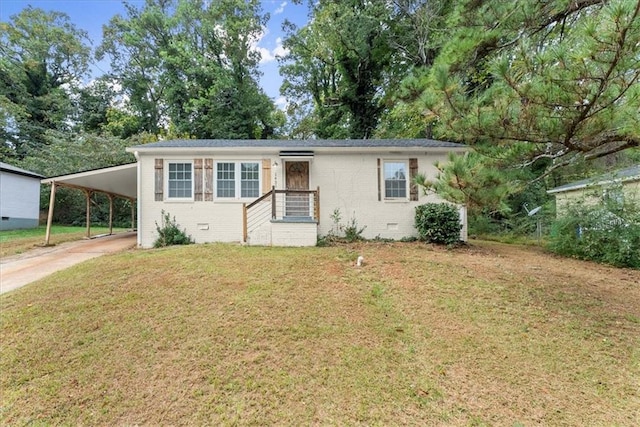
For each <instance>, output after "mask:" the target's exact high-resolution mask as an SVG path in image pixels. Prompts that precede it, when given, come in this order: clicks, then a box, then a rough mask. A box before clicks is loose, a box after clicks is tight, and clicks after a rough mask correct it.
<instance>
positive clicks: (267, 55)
mask: <svg viewBox="0 0 640 427" xmlns="http://www.w3.org/2000/svg"><path fill="white" fill-rule="evenodd" d="M265 35H266V33H264V34H262V36H261V37H260V38H259V39H258V40H256V41H255V43H254V44H253V46H252V49H253V50H255V51H257V52H259V53H260V64H266V63H268V62H272V61H275V60H276V59H278V58H280V57H283V56H286V55H287V54H288V53H289V49H286V48H285V47H284V46H282V38H281V37H278V38H277V39H276V47H275V48H273V49H271V50H269V49H267V48H266V47H262V46H258V44H260V42H261V41H262V39H263V38H264V36H265Z"/></svg>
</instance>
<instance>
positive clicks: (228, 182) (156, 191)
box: [127, 139, 467, 248]
mask: <svg viewBox="0 0 640 427" xmlns="http://www.w3.org/2000/svg"><path fill="white" fill-rule="evenodd" d="M466 150H467V146H465V145H463V144H457V143H452V142H444V141H435V140H430V139H410V140H171V141H161V142H156V143H150V144H144V145H137V146H134V147H129V148H127V151H129V152H132V153H134V154H135V156H136V159H137V161H138V172H137V173H138V179H137V183H138V184H137V185H138V197H137V200H138V244H139V246H141V247H143V248H148V247H151V246H153V243H154V241H155V240H156V238H157V224H160V223H161V220H162V212H163V211H164V212H165V213H168V214H170V215H171V217H172V218H173V217H175V220H176V222H177V223H178V224H179V226H180V227H181V228H183V229H185V230H186V232H187V234H189V235H191V237H192V238H193V239H194V240H195V242H196V243H204V242H238V241H241V242H246V243H248V244H256V245H274V246H311V245H315V244H316V242H317V238H318V236H324V235H327V234H329V233H331V232H332V231H334V232H335V228H336V226H337V225H348V224H352V222H353V223H355V224H357V226H358V227H359V228H363V227H364V231H363V233H362V236H363V237H365V238H368V239H373V238H376V237H380V238H388V239H401V238H404V237H410V236H416V235H417V232H416V229H415V227H414V214H415V207H416V206H418V205H420V204H424V203H427V202H441V201H442V200H441V199H440V198H438V196H436V195H424V194H422V193H423V192H422V191H420V189H419V188H418V187H417V186H416V185H413V184H412V177H413V176H414V175H415V174H417V173H418V172H420V173H422V174H425V175H426V176H427V177H428V178H435V177H436V175H437V173H438V171H437V169H436V167H435V166H434V164H435V162H437V161H441V162H442V161H446V160H447V155H448V153H450V152H456V153H462V152H464V151H466ZM460 210H461V214H462V215H461V218H462V221H463V230H462V232H461V238H462V239H464V240H466V212H465V210H464V207H460ZM336 214H338V215H336ZM338 216H339V217H341V221H340V224H336V222H337V221H336V219H337V217H338Z"/></svg>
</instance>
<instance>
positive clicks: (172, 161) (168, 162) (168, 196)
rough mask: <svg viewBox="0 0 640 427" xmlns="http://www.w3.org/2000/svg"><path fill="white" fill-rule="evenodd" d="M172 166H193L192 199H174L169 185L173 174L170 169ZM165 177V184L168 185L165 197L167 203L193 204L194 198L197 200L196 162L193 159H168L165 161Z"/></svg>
mask: <svg viewBox="0 0 640 427" xmlns="http://www.w3.org/2000/svg"><path fill="white" fill-rule="evenodd" d="M172 164H188V165H190V166H191V196H190V197H173V196H171V186H170V184H169V182H170V179H169V175H170V173H171V171H170V170H169V169H170V165H172ZM164 167H165V171H166V172H165V176H164V182H165V185H166V189H167V190H166V193H165V194H166V195H165V197H164V200H165V201H167V202H193V201H194V198H195V180H196V177H195V167H194V161H193V159H166V160H165V165H164Z"/></svg>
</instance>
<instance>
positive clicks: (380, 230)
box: [138, 148, 448, 247]
mask: <svg viewBox="0 0 640 427" xmlns="http://www.w3.org/2000/svg"><path fill="white" fill-rule="evenodd" d="M258 150H259V149H256V153H255V154H249V153H246V152H245V154H242V155H231V154H227V153H225V154H224V155H220V154H217V153H216V152H215V151H214V150H211V152H206V153H205V154H204V155H198V156H192V157H189V156H185V155H184V154H181V155H175V156H172V155H170V154H169V153H170V150H167V151H163V152H159V153H153V154H152V153H145V154H144V155H140V156H139V168H140V175H139V184H138V185H139V194H138V206H139V225H138V243H139V244H140V246H142V247H151V246H153V242H154V241H155V239H156V238H157V230H156V223H160V221H161V215H162V211H163V210H164V211H165V212H168V213H169V214H170V215H171V216H172V217H175V219H176V222H177V223H178V224H179V226H180V228H182V229H186V232H187V234H189V235H191V236H192V238H193V239H194V240H195V242H196V243H204V242H213V241H218V242H240V241H241V240H242V234H243V231H242V227H243V225H242V203H243V202H250V201H251V200H248V201H247V200H233V201H229V200H220V199H217V198H216V196H215V162H218V161H225V160H226V161H249V160H250V161H257V162H260V165H261V166H260V167H261V177H262V182H261V183H260V184H261V188H262V189H263V191H266V190H267V189H269V188H271V187H272V186H275V187H276V188H277V189H282V188H283V187H284V173H283V172H284V168H283V166H284V162H283V160H286V159H282V158H280V156H279V154H277V153H273V152H272V153H268V152H267V153H260V152H259V151H258ZM447 152H448V150H446V148H443V149H442V150H434V149H431V150H430V151H428V152H425V150H422V151H418V152H415V151H414V152H411V151H409V150H406V152H403V153H402V154H398V153H394V154H389V152H388V151H387V152H386V153H376V152H369V153H357V152H355V153H354V152H352V153H338V152H336V153H316V154H315V156H314V157H313V159H311V160H310V168H309V189H311V190H315V189H316V188H318V187H319V188H320V221H319V224H318V225H317V226H316V224H304V225H301V224H295V226H296V232H295V233H290V232H287V230H289V229H288V228H287V227H288V226H287V225H286V224H284V225H283V224H277V225H276V224H272V226H273V225H275V226H276V227H278V233H273V232H272V233H271V234H272V236H271V237H272V238H271V244H273V245H280V244H281V243H285V242H284V241H282V240H281V237H279V236H289V237H287V238H288V239H292V240H291V242H290V244H296V245H297V243H299V242H298V240H297V239H300V241H304V242H305V245H307V244H309V243H310V242H311V241H312V242H315V239H316V237H317V235H318V234H319V235H326V234H328V233H329V232H330V231H331V229H332V228H333V227H334V225H335V224H334V223H333V221H332V219H331V216H332V214H333V212H334V210H336V209H339V211H340V214H341V217H342V221H341V223H342V224H343V225H346V224H348V223H349V222H350V221H351V219H354V220H355V221H356V222H357V225H358V227H359V228H362V227H366V228H365V229H364V231H363V233H362V235H363V237H365V238H368V239H372V238H375V237H381V238H388V239H401V238H403V237H409V236H416V230H415V228H414V225H413V224H414V212H415V207H416V206H418V205H420V204H424V203H428V202H441V201H442V200H441V199H440V198H439V197H437V196H436V195H427V196H425V195H424V194H423V192H422V190H419V191H418V195H417V198H418V200H415V201H410V200H409V199H410V198H412V197H411V196H412V195H411V194H410V189H409V188H407V197H406V200H401V201H400V200H384V194H383V197H382V198H381V200H378V187H379V184H378V182H379V181H378V180H379V173H378V166H377V165H378V159H381V160H382V161H389V160H396V161H403V162H406V164H407V174H408V173H409V170H408V168H409V164H410V159H417V170H418V172H420V173H423V174H425V175H426V176H427V178H431V179H433V178H435V177H436V175H437V173H438V171H437V169H436V167H435V166H434V163H435V162H437V161H440V162H446V161H447ZM199 154H200V153H199ZM160 158H161V159H163V161H164V162H165V164H166V162H168V161H174V160H176V161H178V160H195V159H198V158H202V159H205V161H206V159H213V162H214V195H213V201H207V200H206V199H205V201H176V202H174V201H168V200H166V194H167V192H166V191H164V197H163V200H158V201H156V200H155V194H156V193H157V189H156V185H155V170H156V163H155V161H156V159H160ZM265 165H271V168H270V169H268V168H266V167H265ZM164 169H165V170H166V166H165V168H164ZM165 173H166V171H165ZM407 179H409V177H408V176H407ZM163 181H164V183H165V185H166V178H163ZM267 181H268V182H267ZM413 197H415V195H413ZM303 228H304V230H303V231H301V230H302V229H303ZM272 231H273V229H272ZM280 232H281V233H280ZM297 233H299V234H300V235H299V236H296V234H297ZM268 234H269V232H268V230H262V231H261V234H260V236H257V235H256V236H254V242H251V243H252V244H256V243H268V241H269V239H268ZM274 236H275V237H274Z"/></svg>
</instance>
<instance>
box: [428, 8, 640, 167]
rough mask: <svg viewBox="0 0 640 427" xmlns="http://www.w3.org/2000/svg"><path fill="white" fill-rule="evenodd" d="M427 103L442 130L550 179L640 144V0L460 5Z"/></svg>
mask: <svg viewBox="0 0 640 427" xmlns="http://www.w3.org/2000/svg"><path fill="white" fill-rule="evenodd" d="M448 22H449V25H451V26H452V27H453V28H457V30H456V31H455V32H454V34H453V35H452V36H451V37H450V41H449V43H447V44H446V45H444V46H443V48H442V50H441V52H440V54H439V55H438V58H437V59H436V61H435V65H434V67H433V68H432V70H431V72H430V74H429V78H428V80H427V81H428V83H427V84H426V85H425V86H424V92H423V93H422V94H421V97H420V99H419V101H418V102H419V103H420V105H421V106H422V108H423V109H424V110H425V111H426V112H427V113H426V118H425V121H431V122H433V123H434V124H435V125H436V133H437V134H438V135H439V136H441V137H445V138H449V139H453V140H456V141H463V142H467V143H469V144H471V145H473V146H474V147H475V148H476V149H477V150H479V151H481V152H483V153H485V154H487V155H490V156H491V157H495V158H498V159H502V160H504V163H506V164H511V165H517V166H526V165H529V164H533V163H540V162H542V164H544V166H545V167H544V168H543V172H542V173H541V174H540V175H539V176H538V178H540V177H541V176H544V175H545V174H548V173H550V172H551V171H553V170H554V169H557V168H560V167H564V166H567V165H571V164H573V163H575V162H578V161H580V159H585V160H592V159H596V158H599V157H602V156H606V155H609V154H611V153H615V152H619V151H622V150H626V149H628V148H633V147H639V146H640V122H639V120H638V117H639V115H638V111H640V1H630V0H606V1H603V0H577V1H571V2H567V1H561V0H556V1H549V2H518V1H503V0H491V1H486V2H476V1H466V2H462V3H460V4H459V5H458V6H457V7H456V8H455V10H454V11H453V12H452V13H451V14H450V15H449V18H448Z"/></svg>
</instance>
